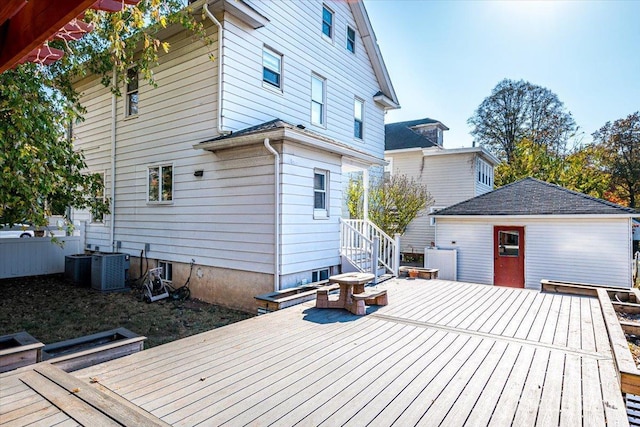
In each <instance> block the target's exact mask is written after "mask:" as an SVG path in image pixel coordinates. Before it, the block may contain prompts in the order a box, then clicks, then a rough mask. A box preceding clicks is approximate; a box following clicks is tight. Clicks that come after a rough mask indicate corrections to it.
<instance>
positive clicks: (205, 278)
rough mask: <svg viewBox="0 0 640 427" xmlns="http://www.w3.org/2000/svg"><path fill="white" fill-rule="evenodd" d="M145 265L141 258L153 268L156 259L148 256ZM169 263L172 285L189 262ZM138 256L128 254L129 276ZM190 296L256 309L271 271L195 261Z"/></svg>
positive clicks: (133, 273)
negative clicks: (171, 271)
mask: <svg viewBox="0 0 640 427" xmlns="http://www.w3.org/2000/svg"><path fill="white" fill-rule="evenodd" d="M148 263H149V265H148V266H147V265H146V261H145V260H143V270H142V271H143V273H144V271H145V270H144V269H145V268H147V267H148V268H154V267H156V266H157V265H158V260H155V259H149V260H148ZM171 264H172V265H173V277H172V285H173V287H175V288H179V287H180V286H182V285H183V284H184V283H185V282H186V281H187V278H188V277H189V264H186V263H180V262H171ZM139 272H140V258H134V257H131V269H130V270H129V274H130V277H132V278H134V279H135V278H137V277H138V275H139V274H140V273H139ZM189 289H190V290H191V298H196V299H199V300H202V301H205V302H208V303H211V304H216V305H220V306H223V307H228V308H233V309H236V310H242V311H245V312H247V313H251V314H255V313H256V301H255V299H254V297H255V296H256V295H261V294H265V293H268V292H273V275H272V274H264V273H254V272H250V271H240V270H232V269H229V268H219V267H209V266H205V265H198V264H195V265H194V266H193V273H192V274H191V281H190V282H189Z"/></svg>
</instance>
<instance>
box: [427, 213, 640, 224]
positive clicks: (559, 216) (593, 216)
mask: <svg viewBox="0 0 640 427" xmlns="http://www.w3.org/2000/svg"><path fill="white" fill-rule="evenodd" d="M427 216H429V217H433V218H437V219H445V218H448V219H466V220H475V219H481V220H493V221H494V222H495V220H497V219H516V220H517V219H625V218H626V219H631V218H638V217H640V215H638V214H631V213H621V214H536V215H507V214H505V215H498V214H496V215H438V214H437V213H433V214H428V215H427Z"/></svg>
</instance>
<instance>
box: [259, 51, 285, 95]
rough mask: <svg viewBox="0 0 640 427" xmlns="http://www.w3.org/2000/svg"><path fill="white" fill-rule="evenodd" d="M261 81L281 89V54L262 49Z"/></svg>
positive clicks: (268, 85)
mask: <svg viewBox="0 0 640 427" xmlns="http://www.w3.org/2000/svg"><path fill="white" fill-rule="evenodd" d="M262 81H263V84H265V85H266V86H267V87H274V88H278V89H282V55H280V54H279V53H276V52H274V51H273V50H271V49H269V48H267V47H264V48H263V49H262Z"/></svg>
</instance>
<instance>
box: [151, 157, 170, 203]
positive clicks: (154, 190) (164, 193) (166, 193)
mask: <svg viewBox="0 0 640 427" xmlns="http://www.w3.org/2000/svg"><path fill="white" fill-rule="evenodd" d="M148 178H149V180H148V184H149V185H148V187H149V189H148V191H147V196H148V201H149V203H162V202H165V203H166V202H171V201H172V200H173V166H172V165H170V164H167V165H157V166H150V167H149V169H148Z"/></svg>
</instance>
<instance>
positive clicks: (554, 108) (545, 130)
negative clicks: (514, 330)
mask: <svg viewBox="0 0 640 427" xmlns="http://www.w3.org/2000/svg"><path fill="white" fill-rule="evenodd" d="M468 123H469V125H470V126H471V127H472V130H471V135H472V136H473V137H474V141H475V142H476V143H477V144H479V145H481V146H484V147H486V148H487V149H488V150H489V151H490V152H491V153H493V154H494V155H495V156H496V157H497V158H498V159H500V160H502V161H505V162H507V163H511V162H512V161H513V160H514V156H515V151H516V144H517V143H518V142H519V141H522V140H524V139H527V140H529V141H531V142H532V143H533V144H536V145H540V146H542V147H544V148H545V149H546V150H548V151H550V152H552V153H556V154H560V153H562V152H563V151H564V149H565V147H566V144H567V141H568V140H569V138H570V137H571V136H573V135H574V134H575V132H576V130H577V127H576V124H575V122H574V120H573V117H572V116H571V113H569V112H568V111H567V110H566V109H565V107H564V104H563V103H562V102H561V101H560V100H559V99H558V96H557V95H556V94H555V93H553V92H551V91H550V90H549V89H547V88H544V87H541V86H537V85H534V84H532V83H529V82H527V81H524V80H519V81H514V80H509V79H504V80H502V81H501V82H499V83H498V84H497V85H496V87H495V88H493V90H492V92H491V95H489V96H488V97H486V98H485V99H484V100H483V101H482V103H481V104H480V106H478V108H477V109H476V111H475V112H474V114H473V116H471V117H470V118H469V120H468Z"/></svg>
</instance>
